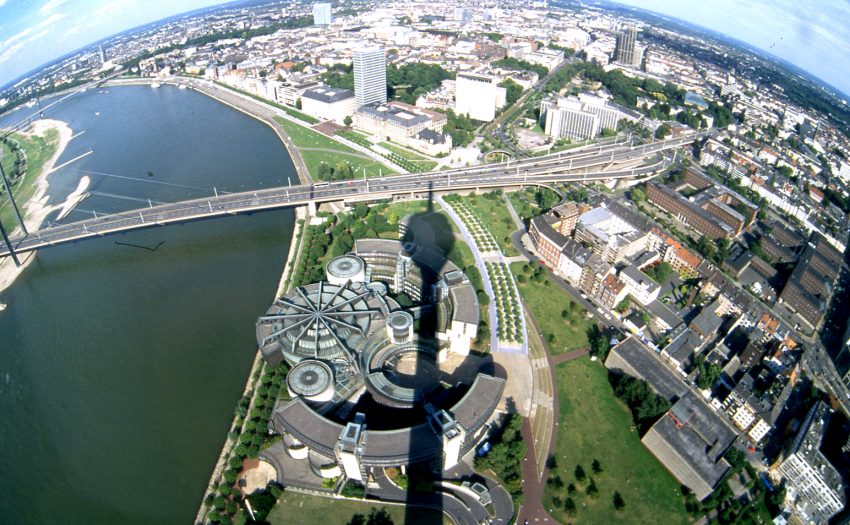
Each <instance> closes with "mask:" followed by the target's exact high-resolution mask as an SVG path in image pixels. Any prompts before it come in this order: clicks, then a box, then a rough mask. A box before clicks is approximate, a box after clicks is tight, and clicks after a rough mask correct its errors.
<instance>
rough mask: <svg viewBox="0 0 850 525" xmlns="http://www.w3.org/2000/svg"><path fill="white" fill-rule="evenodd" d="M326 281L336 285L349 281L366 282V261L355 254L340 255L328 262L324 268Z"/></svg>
mask: <svg viewBox="0 0 850 525" xmlns="http://www.w3.org/2000/svg"><path fill="white" fill-rule="evenodd" d="M326 272H327V276H328V282H329V283H331V284H335V285H338V286H342V285H344V284H345V283H346V282H348V281H351V282H354V283H365V282H366V263H365V262H363V259H361V258H360V257H357V256H356V255H341V256H339V257H336V258H334V259H333V260H331V262H329V263H328V266H327V268H326Z"/></svg>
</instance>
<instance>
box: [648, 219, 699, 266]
mask: <svg viewBox="0 0 850 525" xmlns="http://www.w3.org/2000/svg"><path fill="white" fill-rule="evenodd" d="M650 233H651V234H652V235H651V236H650V241H649V242H650V248H651V249H653V250H655V251H657V252H658V253H659V254H660V255H661V260H662V261H664V262H666V263H667V264H669V265H670V267H671V268H673V271H675V272H676V273H678V274H679V275H680V276H682V277H683V278H684V279H692V278H694V277H696V276H697V275H698V274H699V271H698V270H699V265H700V264H702V257H700V256H699V255H697V254H696V253H694V252H692V251H691V250H688V249H687V248H685V247H684V246H683V245H682V243H680V242H679V241H677V240H676V239H674V238H673V237H671V236H669V235H667V234H666V233H664V232H662V231H661V230H659V229H658V228H656V227H653V228H652V229H651V230H650Z"/></svg>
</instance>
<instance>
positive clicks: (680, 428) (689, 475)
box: [641, 392, 736, 500]
mask: <svg viewBox="0 0 850 525" xmlns="http://www.w3.org/2000/svg"><path fill="white" fill-rule="evenodd" d="M735 435H736V434H735V432H734V430H733V429H732V428H731V427H730V426H729V425H728V424H727V423H726V422H725V421H724V420H723V419H722V418H721V417H720V416H718V415H717V414H715V412H714V411H713V410H712V409H711V408H710V407H709V406H708V405H706V404H705V402H703V401H702V400H701V399H699V398H698V397H697V396H696V395H695V394H693V393H691V392H688V393H686V394H685V395H684V396H683V397H682V398H681V399H679V400H678V401H676V403H675V404H674V405H673V407H672V408H671V409H670V411H669V412H667V414H665V415H663V416H661V419H659V420H658V421H656V423H655V424H654V425H652V428H650V429H649V431H648V432H647V433H646V434H645V435H644V436H643V439H641V441H642V442H643V444H644V445H645V446H646V448H648V449H649V451H650V452H652V454H653V455H654V456H655V457H656V458H658V460H659V461H660V462H661V463H662V464H663V465H664V466H665V467H667V470H669V471H670V473H671V474H673V476H675V477H676V479H677V480H679V482H680V483H682V484H683V485H685V486H687V487H688V488H689V489H691V491H692V492H693V493H694V496H696V498H697V499H698V500H702V499H704V498H706V497H707V496H708V495H709V494H711V493H712V492H713V491H714V488H715V487H716V486H717V484H718V483H720V481H721V480H723V478H724V476H725V475H726V473H727V472H728V471H729V468H730V467H729V463H728V462H727V461H726V460H725V459H724V458H723V455H724V454H725V453H726V450H727V449H728V448H729V446H730V445H731V444H732V442H733V441H734V440H735Z"/></svg>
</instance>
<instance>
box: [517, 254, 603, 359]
mask: <svg viewBox="0 0 850 525" xmlns="http://www.w3.org/2000/svg"><path fill="white" fill-rule="evenodd" d="M525 264H526V263H513V264H511V271H512V272H513V274H514V275H515V276H518V275H520V274H524V275H525V282H517V287H518V288H519V293H520V295H521V296H522V302H523V304H525V305H526V307H528V309H529V310H531V315H532V316H533V317H534V320H535V321H537V326H539V327H540V330H541V331H542V332H543V336H542V337H543V338H544V339H546V340H548V339H547V337H548V335H549V334H553V335H554V336H555V339H554V340H553V341H549V351H550V352H551V353H552V355H557V354H562V353H564V352H569V351H570V350H577V349H579V348H587V346H588V344H589V343H588V341H587V330H588V328H590V326H591V325H592V324H593V321H592V320H589V319H588V318H587V316H586V314H585V309H584V308H583V307H582V306H581V305H580V304H578V303H576V302H575V301H573V300H572V299H571V298H570V296H569V295H567V293H566V292H565V291H563V290H561V289H560V287H558V285H556V284H555V283H553V282H551V281H549V280H548V279H546V280H545V281H543V282H542V283H539V282H536V281H534V280H533V279H530V278H528V275H527V274H525V272H523V271H522V268H523V266H525ZM518 280H519V279H518ZM547 283H548V284H547ZM571 305H572V306H571ZM565 310H566V311H567V313H568V315H567V317H566V318H564V317H563V316H562V312H564V311H565Z"/></svg>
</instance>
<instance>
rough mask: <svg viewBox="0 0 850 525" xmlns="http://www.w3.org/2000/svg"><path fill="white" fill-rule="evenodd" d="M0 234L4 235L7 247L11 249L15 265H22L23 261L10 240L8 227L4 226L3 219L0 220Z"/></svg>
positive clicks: (10, 252)
mask: <svg viewBox="0 0 850 525" xmlns="http://www.w3.org/2000/svg"><path fill="white" fill-rule="evenodd" d="M0 234H2V235H3V242H5V243H6V247H7V248H8V249H9V255H11V256H12V260H13V261H15V266H20V265H21V261H20V260H19V259H18V254H17V253H15V247H14V246H12V241H10V240H9V235H8V234H7V233H6V228H4V227H3V222H2V221H0Z"/></svg>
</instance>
